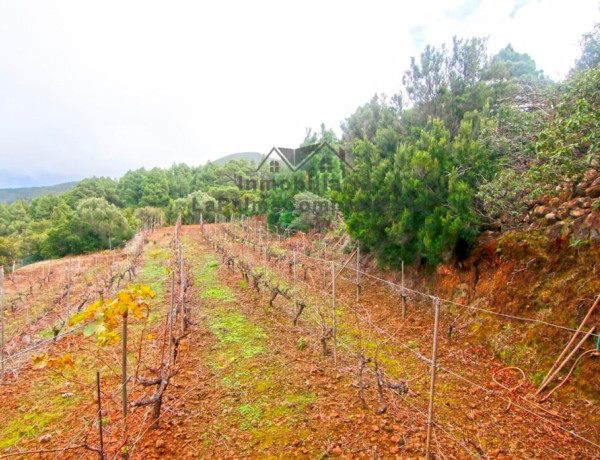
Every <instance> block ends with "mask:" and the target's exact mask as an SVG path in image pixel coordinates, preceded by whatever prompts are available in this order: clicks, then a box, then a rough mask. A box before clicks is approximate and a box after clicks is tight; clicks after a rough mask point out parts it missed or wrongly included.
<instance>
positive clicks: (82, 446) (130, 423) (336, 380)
mask: <svg viewBox="0 0 600 460" xmlns="http://www.w3.org/2000/svg"><path fill="white" fill-rule="evenodd" d="M276 230H277V229H274V228H267V227H266V226H265V224H264V221H262V222H261V221H260V220H242V221H233V222H228V223H217V224H210V225H209V224H204V225H200V226H198V225H187V226H182V225H181V223H180V222H178V223H177V225H176V226H175V227H172V228H166V229H158V230H152V231H144V232H140V233H139V234H137V235H136V236H135V237H134V239H133V240H132V241H131V242H130V243H129V244H128V245H127V246H126V247H125V248H123V249H122V250H118V251H116V250H115V251H111V252H105V253H98V254H92V255H88V256H82V257H79V258H71V259H60V260H57V261H52V262H42V263H39V264H34V265H31V266H27V267H24V268H21V269H19V270H17V271H16V272H14V273H12V274H10V275H8V274H7V275H6V276H5V279H4V292H3V294H4V306H5V308H6V315H5V316H6V319H5V323H6V324H5V327H4V335H5V344H6V346H5V349H4V352H3V359H2V365H3V371H2V387H1V388H0V390H1V391H0V401H1V404H2V407H3V410H2V412H1V413H0V459H1V458H48V459H53V458H101V459H112V458H132V459H133V458H144V459H146V458H326V457H339V458H423V457H424V456H427V457H429V458H448V459H451V458H458V459H462V458H490V459H502V458H600V444H599V443H600V424H599V423H598V418H597V417H598V416H597V414H596V413H595V412H597V411H595V407H596V406H595V404H594V403H593V402H592V401H588V400H587V399H585V398H577V399H569V400H567V399H565V398H561V395H564V394H565V393H566V392H568V385H566V383H567V382H566V379H564V376H565V375H567V373H568V372H576V371H577V365H578V364H579V363H578V361H580V360H585V359H586V357H590V356H592V355H594V354H595V353H596V350H595V348H593V349H590V350H587V351H586V349H587V348H588V345H586V344H588V343H591V342H592V341H594V343H595V342H596V340H597V339H598V334H597V331H596V330H595V329H594V328H592V329H590V327H591V325H590V324H588V325H584V324H583V323H582V324H581V326H582V327H577V326H576V327H571V326H567V325H565V324H559V323H555V322H552V321H550V320H545V319H543V318H542V319H540V318H538V317H534V316H530V317H526V316H516V315H508V314H505V313H500V312H499V311H498V310H497V309H495V308H494V306H483V305H480V304H477V305H472V304H470V303H469V302H466V301H464V302H462V301H450V300H447V299H445V298H443V296H441V297H438V296H437V295H436V293H435V292H425V291H426V289H424V288H423V287H422V286H420V285H419V283H418V278H417V277H416V276H412V274H411V273H410V272H409V270H408V269H407V270H406V272H405V271H404V270H403V271H402V272H400V273H398V274H397V276H395V274H390V273H385V272H380V271H379V270H378V269H376V268H375V267H374V266H373V265H372V264H370V263H369V260H368V258H366V257H364V256H363V255H361V253H360V248H359V247H358V246H355V245H354V243H353V242H352V241H351V240H350V239H349V238H348V237H347V236H345V235H339V236H336V235H328V236H327V237H322V238H319V237H317V236H315V235H306V234H303V233H296V234H293V235H290V234H289V233H285V234H280V233H279V232H277V231H276ZM592 304H593V305H592ZM590 307H591V308H590ZM588 308H590V310H589V312H590V314H591V313H592V311H593V310H594V309H595V308H596V303H594V302H593V301H592V302H590V306H588ZM588 316H589V315H588ZM586 320H587V317H586ZM484 322H485V323H490V324H497V326H498V327H499V328H501V329H502V328H507V327H510V328H515V329H516V328H528V330H529V329H531V330H535V331H538V332H539V333H540V334H543V333H544V331H546V330H553V331H556V333H557V334H559V335H560V337H561V340H562V341H563V342H564V344H567V343H569V341H570V343H569V345H570V347H567V348H566V349H565V352H566V353H565V354H564V356H561V357H562V358H567V359H565V363H563V362H562V361H563V360H557V365H556V366H554V367H553V368H552V372H548V377H552V378H547V379H544V380H543V381H542V382H536V384H534V382H533V380H532V378H531V375H532V373H533V369H528V368H521V367H515V366H510V365H508V364H506V363H505V362H503V361H502V360H501V359H499V358H498V357H497V356H495V355H494V354H492V353H490V351H489V350H487V349H486V348H485V347H482V346H481V344H480V343H479V342H478V341H477V340H476V337H477V325H478V324H480V323H484ZM584 322H585V321H584ZM578 326H579V325H578ZM584 326H585V327H584ZM571 344H572V346H571ZM561 349H562V346H561ZM576 352H579V353H583V355H581V356H580V355H579V354H576ZM586 353H587V355H586ZM567 355H568V356H567ZM576 357H578V358H577V360H575V359H572V358H576ZM553 359H554V357H552V358H551V361H553ZM559 361H560V362H559ZM567 363H568V366H566V364H567ZM559 364H560V365H561V366H559ZM569 369H570V371H569ZM549 370H550V369H549ZM559 377H562V380H561V378H559ZM537 383H541V385H539V384H537Z"/></svg>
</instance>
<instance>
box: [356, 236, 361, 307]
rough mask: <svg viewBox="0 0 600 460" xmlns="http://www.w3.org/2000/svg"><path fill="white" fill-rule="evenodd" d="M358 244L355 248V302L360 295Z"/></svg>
mask: <svg viewBox="0 0 600 460" xmlns="http://www.w3.org/2000/svg"><path fill="white" fill-rule="evenodd" d="M359 272H360V244H358V245H357V246H356V301H357V302H358V296H359V295H360V273H359Z"/></svg>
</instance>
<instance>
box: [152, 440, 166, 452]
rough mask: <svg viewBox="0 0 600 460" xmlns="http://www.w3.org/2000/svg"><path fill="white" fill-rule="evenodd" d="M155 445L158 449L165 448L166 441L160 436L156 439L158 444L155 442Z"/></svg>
mask: <svg viewBox="0 0 600 460" xmlns="http://www.w3.org/2000/svg"><path fill="white" fill-rule="evenodd" d="M154 447H156V449H158V450H160V449H164V448H165V441H163V440H162V439H160V438H158V439H157V440H156V444H154Z"/></svg>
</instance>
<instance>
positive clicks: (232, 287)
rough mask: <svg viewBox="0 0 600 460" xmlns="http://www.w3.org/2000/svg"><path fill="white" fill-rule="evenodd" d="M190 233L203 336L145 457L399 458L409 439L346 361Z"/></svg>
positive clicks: (194, 342) (193, 343) (192, 345)
mask: <svg viewBox="0 0 600 460" xmlns="http://www.w3.org/2000/svg"><path fill="white" fill-rule="evenodd" d="M185 233H186V234H187V235H188V236H187V237H186V238H185V240H184V242H185V246H186V254H187V256H186V257H187V258H188V261H190V262H191V263H192V264H193V265H194V274H195V279H196V284H195V286H194V289H195V290H196V291H197V296H198V316H197V318H196V320H197V325H196V326H195V329H196V332H195V333H194V335H193V337H192V338H191V339H190V342H189V344H188V346H187V347H186V351H187V353H185V354H186V355H187V356H186V357H185V358H184V361H182V363H181V365H182V367H183V368H184V369H189V370H187V371H184V375H185V377H183V378H182V377H178V379H177V382H176V384H175V385H174V388H173V389H172V391H170V395H169V398H170V400H171V401H172V403H171V404H172V408H171V409H170V412H171V413H170V414H169V419H168V421H167V423H166V424H163V427H162V428H161V429H160V430H156V431H155V432H154V433H152V436H151V438H149V439H148V440H147V441H146V443H145V446H144V447H143V449H142V452H143V457H144V458H296V457H304V458H322V457H326V456H329V455H336V454H337V455H342V454H344V455H345V457H346V458H353V457H357V458H373V457H375V458H382V457H386V458H387V457H388V456H390V457H391V458H393V457H394V454H397V453H399V452H400V443H404V442H405V439H407V440H409V442H410V439H411V434H410V430H408V429H407V428H406V427H405V426H403V424H402V423H400V422H398V420H395V419H394V417H392V416H390V415H387V414H386V415H381V416H378V415H375V414H374V413H373V411H369V410H363V409H361V408H360V407H359V405H358V404H357V390H356V389H355V388H354V387H353V386H352V382H353V378H352V377H351V376H350V375H349V374H348V372H346V371H345V369H344V366H347V365H348V364H347V363H343V360H341V364H340V368H339V369H337V370H336V369H334V368H333V367H332V366H331V357H323V356H322V353H321V351H320V350H321V348H320V347H321V345H320V343H314V342H312V343H311V340H310V338H309V337H310V333H309V332H308V331H307V330H306V328H303V327H298V328H292V327H291V324H290V321H289V318H288V317H287V316H285V315H282V314H281V312H280V311H277V310H273V309H272V308H270V307H269V306H268V302H264V300H263V299H261V297H260V296H259V295H256V293H254V292H253V291H251V290H249V289H248V287H247V286H246V285H245V283H243V282H241V281H240V279H239V277H238V276H237V275H236V274H235V273H232V272H231V271H229V270H228V269H227V268H226V267H224V266H222V265H221V264H220V262H219V261H218V259H217V258H216V256H215V255H214V253H213V251H212V250H210V248H209V246H208V245H206V244H205V243H204V242H202V241H201V239H200V235H199V234H198V229H197V228H193V227H192V228H190V227H188V228H185ZM191 385H193V386H194V389H193V391H191V392H190V390H191V387H190V386H191ZM167 404H170V403H167ZM396 415H397V414H396ZM413 438H414V441H415V443H416V442H420V440H421V437H420V435H419V434H418V433H414V436H413ZM417 456H418V455H417V452H414V453H413V455H409V454H406V453H405V454H404V455H402V456H401V457H399V458H412V457H417Z"/></svg>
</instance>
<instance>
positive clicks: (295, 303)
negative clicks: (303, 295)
mask: <svg viewBox="0 0 600 460" xmlns="http://www.w3.org/2000/svg"><path fill="white" fill-rule="evenodd" d="M293 271H294V313H296V312H297V311H298V298H297V296H296V251H294V270H293Z"/></svg>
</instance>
